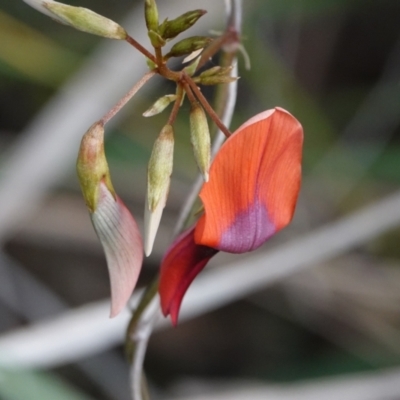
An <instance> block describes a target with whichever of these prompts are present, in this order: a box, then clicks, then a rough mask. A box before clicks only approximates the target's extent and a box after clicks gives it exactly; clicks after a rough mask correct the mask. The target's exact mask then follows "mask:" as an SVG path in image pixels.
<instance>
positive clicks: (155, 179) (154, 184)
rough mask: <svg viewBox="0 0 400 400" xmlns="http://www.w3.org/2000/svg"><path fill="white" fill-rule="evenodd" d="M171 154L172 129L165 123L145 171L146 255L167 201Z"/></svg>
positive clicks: (172, 151)
mask: <svg viewBox="0 0 400 400" xmlns="http://www.w3.org/2000/svg"><path fill="white" fill-rule="evenodd" d="M173 154H174V131H173V128H172V126H171V125H165V126H164V128H163V129H162V130H161V132H160V134H159V136H158V138H157V139H156V141H155V143H154V146H153V150H152V153H151V156H150V160H149V167H148V172H147V200H146V206H145V212H144V220H145V221H144V222H145V225H144V226H145V235H144V241H145V253H146V255H147V256H148V255H149V254H150V253H151V250H152V249H153V244H154V239H155V237H156V233H157V230H158V227H159V225H160V221H161V216H162V212H163V209H164V207H165V204H166V202H167V196H168V192H169V185H170V181H171V174H172V167H173Z"/></svg>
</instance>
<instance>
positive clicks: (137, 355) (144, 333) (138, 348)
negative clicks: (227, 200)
mask: <svg viewBox="0 0 400 400" xmlns="http://www.w3.org/2000/svg"><path fill="white" fill-rule="evenodd" d="M231 5H232V7H231V12H230V17H229V20H228V28H227V33H228V31H229V32H230V33H229V35H228V34H227V35H226V37H231V38H232V37H233V36H230V35H232V32H234V36H235V39H234V40H235V41H236V42H238V34H237V33H238V32H239V27H238V26H236V23H237V21H241V0H231ZM232 14H237V15H236V16H232ZM234 21H236V23H235V22H234ZM232 25H233V29H232ZM220 43H221V45H220V47H218V50H219V49H221V46H222V45H223V44H224V43H227V42H226V41H225V42H224V41H223V40H222V41H221V42H220ZM214 49H216V47H215V48H213V49H212V51H214ZM206 50H207V49H206ZM218 50H215V52H217V51H218ZM230 50H231V51H229V49H228V48H227V47H226V48H225V53H226V54H225V55H223V57H222V62H223V63H224V64H225V63H227V65H230V64H229V63H234V62H235V53H236V47H233V48H231V49H230ZM205 52H206V51H205ZM206 54H208V55H207V58H206V61H205V62H207V61H208V58H209V54H211V51H208V53H206ZM214 54H215V53H214ZM152 61H153V60H152ZM234 65H235V68H234V69H233V71H232V73H233V74H235V75H236V74H237V65H236V63H235V64H234ZM163 67H164V66H161V69H162V68H163ZM182 78H183V79H182V80H181V85H179V84H178V89H177V96H178V97H177V99H176V101H175V104H174V108H173V110H172V111H171V115H170V117H169V120H168V122H169V123H172V122H173V121H174V120H175V118H176V115H177V113H178V110H179V107H180V104H181V100H182V96H183V95H184V92H183V87H182V85H183V86H184V89H185V91H186V93H187V94H188V97H189V96H190V95H192V96H193V93H192V91H193V92H194V93H195V94H196V96H197V98H198V99H199V101H200V102H201V103H202V105H203V107H204V108H205V109H206V111H208V110H207V108H208V109H211V113H210V112H209V115H210V116H211V118H212V119H213V121H214V122H215V124H216V125H217V126H218V128H220V129H219V131H218V133H217V135H216V137H215V139H214V143H213V146H212V154H213V155H215V154H216V153H217V152H218V150H219V148H220V146H221V144H222V142H223V138H224V135H226V134H227V133H228V136H229V135H230V132H229V130H228V129H227V128H226V126H229V125H230V122H231V119H232V115H233V110H234V108H235V104H236V97H237V96H236V94H237V81H235V82H232V83H230V84H223V85H218V88H217V96H216V100H217V103H218V104H217V110H218V114H219V115H220V116H221V119H222V121H221V119H220V117H219V116H218V115H217V114H216V113H215V112H214V110H213V109H212V108H211V107H210V105H209V104H208V102H207V100H206V99H205V98H204V96H203V95H202V93H201V92H200V90H199V89H198V88H197V86H196V84H195V82H193V80H192V79H191V78H190V77H188V76H185V75H184V76H182ZM193 86H194V87H193ZM180 92H181V93H182V94H180ZM189 93H190V94H189ZM180 96H181V97H180ZM195 100H196V99H195ZM212 114H213V115H214V116H215V117H216V118H215V119H214V118H213V117H212ZM221 128H222V129H221ZM201 183H202V177H201V175H198V178H197V179H196V181H195V183H194V185H193V187H192V190H191V192H190V193H189V196H188V198H187V200H186V201H185V203H184V205H183V207H182V210H181V213H180V215H179V217H178V220H177V224H176V226H175V230H174V234H175V235H177V234H178V233H179V232H180V231H181V230H182V227H183V225H184V222H185V220H186V218H187V216H188V215H189V214H190V211H191V210H192V208H193V205H194V203H195V200H196V198H197V195H198V192H199V190H200V188H201ZM157 293H158V277H157V278H156V279H155V280H154V281H153V282H152V284H151V285H150V286H149V287H148V288H147V290H146V291H145V293H144V295H143V297H142V299H141V301H140V303H139V305H138V307H137V309H136V310H135V312H134V314H133V316H132V318H131V321H130V323H129V325H128V329H127V335H126V351H127V355H128V359H129V360H130V361H131V385H132V395H133V399H134V400H142V399H143V397H142V390H143V388H146V385H145V384H144V379H143V378H144V377H143V373H142V370H143V361H144V356H145V353H146V347H147V344H148V340H149V337H150V335H151V331H152V328H153V323H154V320H155V317H156V315H157V314H158V312H159V309H160V306H159V299H158V296H157ZM145 392H146V391H145Z"/></svg>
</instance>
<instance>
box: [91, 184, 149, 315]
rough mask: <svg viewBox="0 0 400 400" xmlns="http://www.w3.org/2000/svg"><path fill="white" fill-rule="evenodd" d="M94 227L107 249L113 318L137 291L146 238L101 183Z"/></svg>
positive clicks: (120, 202)
mask: <svg viewBox="0 0 400 400" xmlns="http://www.w3.org/2000/svg"><path fill="white" fill-rule="evenodd" d="M91 218H92V223H93V226H94V229H95V231H96V233H97V236H98V237H99V239H100V242H101V244H102V246H103V249H104V252H105V255H106V259H107V266H108V272H109V275H110V282H111V314H110V316H111V318H112V317H115V316H116V315H117V314H119V313H120V311H121V310H122V309H123V308H124V307H125V305H126V303H127V302H128V300H129V298H130V297H131V295H132V292H133V289H134V288H135V285H136V282H137V279H138V276H139V273H140V269H141V267H142V261H143V244H142V238H141V235H140V232H139V229H138V227H137V224H136V221H135V220H134V219H133V217H132V215H131V213H130V212H129V210H128V209H127V208H126V206H125V204H124V203H123V202H122V200H121V199H120V198H119V197H118V196H116V198H114V196H113V195H112V194H111V192H110V191H109V189H108V188H107V186H106V185H105V184H104V182H101V183H100V196H99V201H98V204H97V209H96V210H95V212H93V213H92V214H91Z"/></svg>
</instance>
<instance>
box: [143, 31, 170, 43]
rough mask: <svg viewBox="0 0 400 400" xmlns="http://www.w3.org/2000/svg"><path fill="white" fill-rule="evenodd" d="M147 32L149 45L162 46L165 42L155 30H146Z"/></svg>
mask: <svg viewBox="0 0 400 400" xmlns="http://www.w3.org/2000/svg"><path fill="white" fill-rule="evenodd" d="M147 34H148V35H149V38H150V42H151V45H152V46H153V47H163V46H165V44H166V43H167V42H166V41H165V40H164V39H163V38H162V37H161V36H160V35H159V34H158V33H157V32H155V31H148V32H147Z"/></svg>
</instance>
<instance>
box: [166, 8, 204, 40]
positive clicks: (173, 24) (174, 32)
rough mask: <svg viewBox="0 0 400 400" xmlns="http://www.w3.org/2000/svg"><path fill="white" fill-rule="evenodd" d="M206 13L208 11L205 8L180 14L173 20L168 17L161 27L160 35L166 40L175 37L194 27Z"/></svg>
mask: <svg viewBox="0 0 400 400" xmlns="http://www.w3.org/2000/svg"><path fill="white" fill-rule="evenodd" d="M206 13H207V11H205V10H194V11H188V12H186V13H185V14H182V15H180V16H179V17H177V18H175V19H173V20H172V21H168V20H167V19H166V20H165V21H164V22H163V23H162V24H161V25H160V27H159V32H160V35H161V36H162V37H163V38H164V39H165V40H169V39H173V38H175V37H176V36H178V35H179V34H180V33H182V32H184V31H186V30H187V29H189V28H190V27H192V26H193V25H194V24H195V23H196V22H197V21H198V19H199V18H200V17H202V16H203V15H204V14H206Z"/></svg>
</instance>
